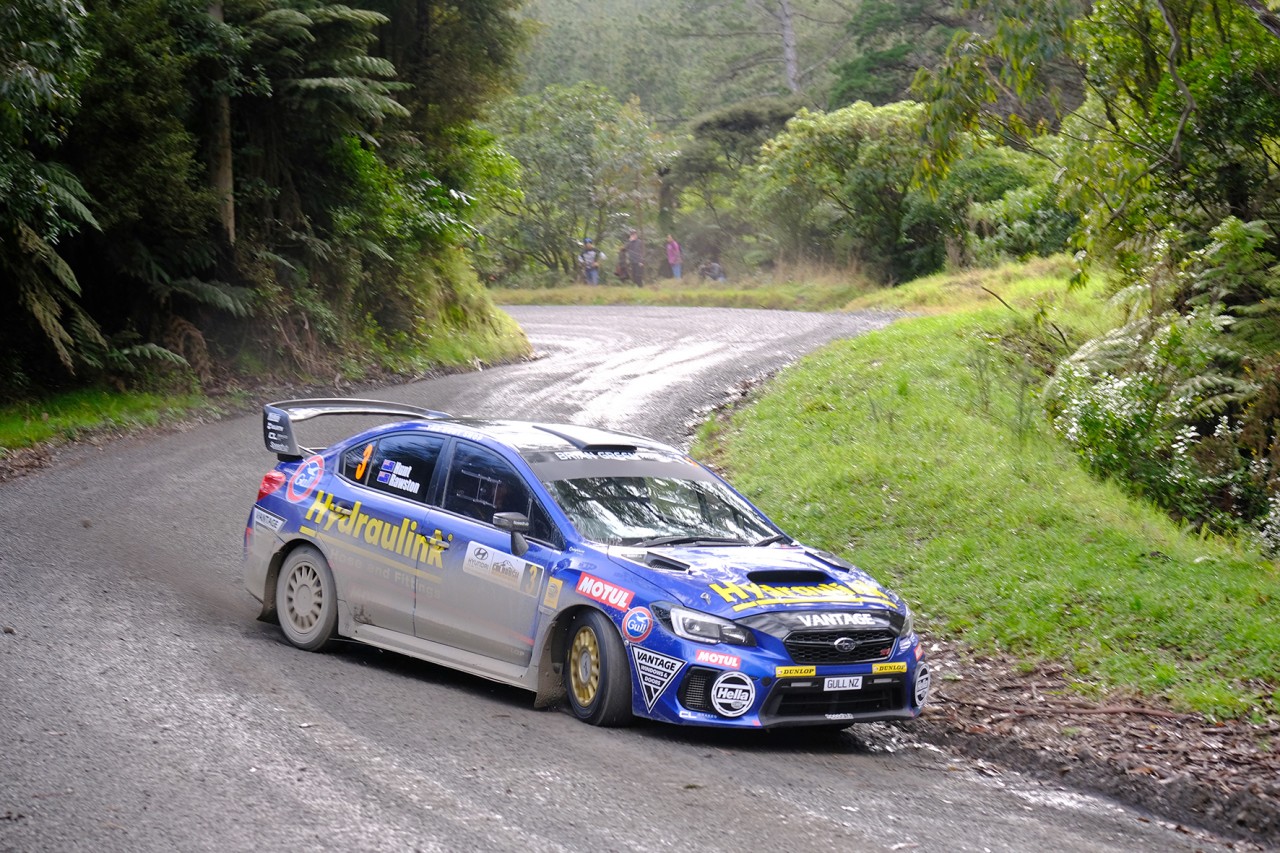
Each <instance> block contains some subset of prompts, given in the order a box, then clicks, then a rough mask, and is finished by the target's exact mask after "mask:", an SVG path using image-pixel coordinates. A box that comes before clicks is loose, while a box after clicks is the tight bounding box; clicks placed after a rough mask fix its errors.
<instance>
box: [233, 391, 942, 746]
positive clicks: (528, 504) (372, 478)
mask: <svg viewBox="0 0 1280 853" xmlns="http://www.w3.org/2000/svg"><path fill="white" fill-rule="evenodd" d="M321 415H374V416H378V417H379V420H380V422H382V423H383V425H380V426H378V427H376V428H374V429H370V430H367V431H365V432H362V433H359V434H358V435H355V436H353V437H351V438H348V439H346V440H343V441H339V442H337V443H335V444H333V445H332V446H331V447H328V448H326V449H323V450H310V449H305V448H303V447H300V446H299V444H298V440H297V433H296V428H295V425H296V424H298V423H299V422H301V421H304V420H307V419H310V418H314V417H317V416H321ZM387 421H394V422H390V423H387ZM263 432H264V439H265V442H266V446H267V449H268V450H270V451H272V452H274V453H275V454H277V456H278V457H279V459H280V462H279V464H278V465H277V466H276V467H275V469H274V470H272V471H270V472H269V473H268V474H267V475H266V476H265V477H263V479H262V484H261V486H260V488H259V490H258V499H257V501H256V502H255V503H254V506H253V509H252V511H251V512H250V514H249V520H248V526H247V527H246V529H245V547H244V554H245V563H244V566H245V582H246V585H247V586H248V589H249V592H251V593H252V594H253V596H254V597H255V598H256V599H258V600H260V601H261V602H262V610H261V613H260V618H261V619H264V620H279V624H280V627H281V629H282V631H283V632H284V635H285V637H286V638H287V639H288V640H289V642H291V643H292V644H294V645H295V646H298V647H299V648H302V649H309V650H319V649H321V648H323V647H324V646H325V645H327V644H328V643H329V642H330V641H331V640H333V639H335V638H337V637H345V638H349V639H351V640H356V641H360V642H363V643H368V644H369V645H373V646H377V647H379V648H382V649H389V650H392V651H396V652H401V653H404V654H406V655H412V656H413V657H416V658H421V659H423V660H427V661H431V662H433V663H437V664H442V665H444V666H448V667H453V668H456V669H459V670H463V671H465V672H469V673H474V674H475V675H479V676H482V677H484V678H488V679H492V680H494V681H498V682H502V683H504V684H512V685H516V686H517V687H523V688H526V689H528V690H530V691H533V692H534V693H535V694H536V698H535V705H537V706H538V707H547V706H551V705H555V704H558V703H560V702H561V701H563V700H565V699H567V702H568V706H569V708H570V709H571V710H572V711H573V713H574V714H575V715H576V716H578V717H579V718H580V719H582V720H584V721H586V722H588V723H593V724H596V725H603V726H607V725H620V724H624V723H625V722H627V721H628V720H630V719H632V717H633V716H639V717H647V718H650V719H654V720H661V721H664V722H670V723H684V724H689V725H702V726H721V727H735V728H751V727H778V726H828V727H842V726H846V725H848V724H850V723H854V722H860V721H870V720H891V719H907V718H911V717H915V716H916V715H918V714H919V713H920V708H921V706H922V705H924V703H925V702H926V700H927V698H928V695H929V669H928V667H927V666H926V665H925V663H924V662H923V660H922V659H921V658H922V656H923V650H922V648H921V644H920V638H919V637H918V636H917V635H916V633H915V629H914V627H913V625H912V618H911V611H910V609H909V608H908V607H907V604H906V603H905V602H904V601H903V600H902V599H900V598H899V597H898V596H897V595H895V594H893V593H892V592H889V591H888V590H886V589H885V588H884V587H882V586H880V585H879V584H878V583H876V581H875V580H873V579H872V578H871V577H870V576H869V575H867V574H866V573H865V572H863V571H861V570H860V569H857V568H855V567H854V566H852V565H849V564H848V563H846V562H844V561H842V560H840V559H838V558H836V557H834V556H832V555H830V554H827V553H824V552H821V551H817V550H814V549H812V548H808V547H806V546H804V545H802V544H800V543H798V542H795V541H793V540H792V539H791V538H790V537H789V536H787V535H786V534H785V533H783V532H782V531H780V530H779V529H778V527H777V526H775V525H774V524H773V522H771V521H769V519H768V518H766V517H765V516H764V515H763V514H762V513H761V512H760V511H759V510H758V509H756V508H755V507H754V506H752V505H751V503H750V502H749V501H747V500H746V498H744V497H743V496H742V495H740V494H738V493H737V492H736V491H734V490H733V489H732V488H731V487H730V486H729V485H728V484H727V483H725V482H724V481H723V480H722V479H720V478H719V477H718V476H716V475H715V474H714V473H712V472H711V471H709V470H708V469H706V468H704V467H703V466H701V465H699V464H698V463H697V462H695V461H693V460H692V459H690V458H689V457H688V456H687V455H685V454H684V453H681V452H680V451H679V450H677V449H675V448H673V447H670V446H668V445H665V444H660V443H658V442H655V441H650V440H647V439H643V438H639V437H637V436H633V435H627V434H624V433H618V432H607V431H603V430H599V429H593V428H589V427H582V426H570V425H559V424H541V423H525V422H517V421H506V420H479V419H465V418H453V417H450V416H448V415H445V414H443V413H440V412H433V411H429V410H426V409H419V408H416V407H412V406H405V405H400V404H397V403H386V402H380V401H373V400H292V401H286V402H279V403H272V404H269V405H267V406H265V407H264V408H263Z"/></svg>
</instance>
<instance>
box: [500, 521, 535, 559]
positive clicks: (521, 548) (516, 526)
mask: <svg viewBox="0 0 1280 853" xmlns="http://www.w3.org/2000/svg"><path fill="white" fill-rule="evenodd" d="M493 526H494V527H496V528H498V529H499V530H509V531H511V553H512V554H515V555H516V556H517V557H523V556H524V555H525V552H526V551H528V550H529V543H528V542H526V541H525V538H524V534H525V533H526V532H528V530H529V516H527V515H525V514H524V513H523V512H496V513H494V514H493Z"/></svg>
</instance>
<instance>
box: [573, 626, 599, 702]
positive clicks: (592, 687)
mask: <svg viewBox="0 0 1280 853" xmlns="http://www.w3.org/2000/svg"><path fill="white" fill-rule="evenodd" d="M569 682H570V686H571V687H572V689H573V698H575V699H577V700H578V704H579V705H580V706H582V707H583V708H588V707H590V706H591V703H592V702H594V701H595V698H596V693H597V692H598V691H599V689H600V642H599V640H597V639H596V632H595V631H592V630H591V629H590V628H583V629H582V630H580V631H578V633H577V634H574V636H573V648H572V650H571V652H570V654H569Z"/></svg>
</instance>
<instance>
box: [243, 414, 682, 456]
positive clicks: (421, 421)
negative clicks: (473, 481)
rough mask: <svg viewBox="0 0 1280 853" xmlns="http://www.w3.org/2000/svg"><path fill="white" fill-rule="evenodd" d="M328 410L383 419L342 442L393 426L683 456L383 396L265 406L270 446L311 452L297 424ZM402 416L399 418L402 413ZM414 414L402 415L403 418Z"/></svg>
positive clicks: (525, 452)
mask: <svg viewBox="0 0 1280 853" xmlns="http://www.w3.org/2000/svg"><path fill="white" fill-rule="evenodd" d="M329 415H369V416H377V417H378V418H379V420H380V421H381V423H380V424H378V425H375V426H372V427H370V428H368V429H366V430H364V431H362V432H359V433H356V434H354V435H348V436H347V438H346V439H343V440H341V441H339V442H338V443H339V444H346V443H348V442H352V441H357V442H358V441H367V440H370V439H372V438H375V437H377V436H380V435H384V434H386V433H387V432H391V431H404V430H411V431H423V432H433V433H443V434H450V435H457V436H461V437H464V438H470V439H475V440H488V441H490V442H492V443H494V444H497V445H501V446H503V447H506V448H509V449H512V450H515V451H516V452H517V453H519V454H520V455H521V456H523V457H524V458H525V459H527V460H530V461H532V460H534V459H535V458H545V457H547V456H555V457H559V458H561V459H565V458H573V457H572V455H573V454H585V455H587V456H601V455H603V456H624V455H636V454H639V455H657V456H663V457H670V456H675V457H683V455H684V454H682V453H681V452H680V451H679V450H677V449H676V448H674V447H672V446H671V445H669V444H664V443H663V442H660V441H654V440H653V439H649V438H644V437H643V436H638V435H634V434H632V433H627V432H622V431H619V430H609V429H601V428H598V427H590V426H581V425H578V424H564V423H545V422H538V421H520V420H512V419H501V418H475V417H455V416H453V415H448V414H446V413H444V412H437V411H434V410H430V409H421V408H418V407H416V406H411V405H406V404H400V403H390V402H385V401H380V400H350V399H307V400H285V401H280V402H278V403H268V404H266V405H265V406H263V422H262V423H263V440H264V443H265V445H266V447H267V449H268V450H270V451H272V452H273V453H276V454H277V455H278V456H279V457H280V458H281V459H300V458H302V454H303V452H304V451H305V452H314V451H306V449H305V448H303V447H302V446H301V445H300V444H299V443H298V441H297V438H296V435H295V424H296V423H298V422H301V421H305V420H310V419H312V418H316V417H321V416H329ZM397 416H398V417H397ZM404 417H408V418H412V420H401V419H400V418H404Z"/></svg>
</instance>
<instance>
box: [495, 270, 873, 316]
mask: <svg viewBox="0 0 1280 853" xmlns="http://www.w3.org/2000/svg"><path fill="white" fill-rule="evenodd" d="M875 290H876V285H874V284H872V283H871V282H869V281H867V280H865V279H863V278H862V277H861V276H858V275H856V274H849V273H835V272H832V271H824V270H815V269H809V268H795V269H792V268H780V269H776V270H773V271H772V272H768V273H762V274H759V275H753V276H749V277H744V278H740V279H739V278H735V279H733V280H730V281H703V280H701V279H699V278H698V277H697V276H696V275H694V274H689V275H685V277H684V278H682V279H679V280H676V279H670V278H658V279H654V280H653V281H649V282H646V283H645V284H644V285H643V286H641V287H636V286H634V285H624V284H610V283H608V282H606V283H602V284H600V285H596V286H588V285H585V284H565V283H556V284H554V285H553V286H549V287H491V288H489V294H490V296H492V297H493V301H494V302H496V303H497V304H499V305H672V306H686V307H692V306H697V307H705V308H771V309H778V310H787V311H834V310H838V309H839V308H842V307H843V306H845V305H847V304H848V303H849V302H850V301H851V300H854V299H857V298H859V297H863V296H866V295H867V294H869V293H873V292H874V291H875Z"/></svg>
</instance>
